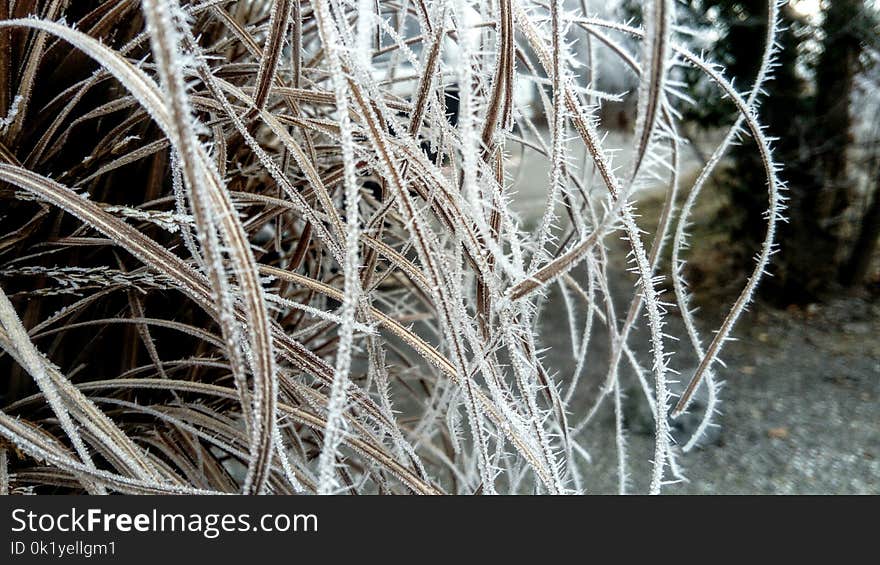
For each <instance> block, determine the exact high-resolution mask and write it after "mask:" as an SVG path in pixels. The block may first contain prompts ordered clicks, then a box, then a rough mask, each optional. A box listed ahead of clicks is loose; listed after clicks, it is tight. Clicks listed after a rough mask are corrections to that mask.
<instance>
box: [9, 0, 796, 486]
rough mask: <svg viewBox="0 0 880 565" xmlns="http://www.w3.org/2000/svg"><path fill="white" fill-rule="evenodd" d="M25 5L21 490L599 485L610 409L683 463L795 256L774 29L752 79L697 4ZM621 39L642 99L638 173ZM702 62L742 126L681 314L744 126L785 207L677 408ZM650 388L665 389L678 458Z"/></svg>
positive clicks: (12, 229)
mask: <svg viewBox="0 0 880 565" xmlns="http://www.w3.org/2000/svg"><path fill="white" fill-rule="evenodd" d="M7 4H9V3H5V2H0V209H2V210H3V213H2V214H0V287H2V289H3V290H2V291H0V346H2V349H3V352H2V353H0V371H3V372H4V374H8V375H9V377H8V379H6V381H5V382H4V383H2V385H0V405H2V412H0V436H2V439H0V492H3V493H7V492H9V493H18V492H30V491H34V492H39V493H43V492H65V493H67V492H71V493H73V492H75V493H80V492H87V493H105V492H107V493H112V492H120V493H133V494H147V493H180V494H186V493H208V492H211V493H213V492H243V493H249V494H257V493H274V494H289V493H301V492H314V493H319V494H328V493H337V492H364V493H418V494H441V493H456V494H473V493H483V494H494V493H525V492H535V493H548V494H562V493H582V492H588V491H589V490H590V489H591V488H592V486H591V483H590V478H591V474H590V472H588V471H586V470H585V468H584V465H585V463H584V461H585V460H587V459H589V457H590V456H588V455H587V449H586V446H587V445H591V444H595V441H593V440H594V439H595V438H594V437H592V436H589V434H600V433H606V432H607V433H608V434H609V435H613V436H614V441H613V445H614V448H615V451H616V459H617V461H616V465H614V467H615V469H616V471H617V473H618V475H619V476H618V477H617V480H616V481H614V482H615V484H616V486H617V488H618V489H619V491H620V492H625V491H627V490H628V489H630V488H638V489H639V490H642V487H644V488H643V490H645V491H648V492H652V493H657V492H660V490H661V488H662V487H664V486H665V485H667V484H668V483H670V482H674V481H676V480H679V479H681V472H680V469H679V467H678V464H677V459H676V457H677V456H678V455H679V451H680V450H679V449H678V448H677V446H675V445H674V443H673V442H672V441H671V439H670V422H669V418H670V417H674V416H675V415H676V414H677V413H679V412H680V411H681V410H682V409H684V408H685V407H686V406H687V404H688V401H689V399H690V398H691V396H692V395H693V393H694V391H695V390H696V388H697V387H698V386H700V383H701V382H702V381H703V379H705V378H706V377H707V376H708V377H709V379H708V382H709V383H710V387H711V386H713V385H714V383H715V381H714V380H713V378H714V371H715V368H714V365H715V363H716V361H717V359H718V354H719V351H720V350H721V346H722V345H723V343H724V341H725V340H726V339H727V338H728V337H729V336H730V334H731V332H732V329H733V326H734V323H735V321H736V319H737V318H738V316H739V315H740V313H741V312H742V311H743V309H744V308H745V306H746V305H747V304H748V303H749V301H750V300H751V296H752V294H753V291H754V289H755V285H756V284H757V281H758V278H759V275H760V273H761V272H762V270H763V269H764V267H765V266H766V264H767V261H768V260H769V256H770V253H771V251H772V246H773V241H774V234H775V231H774V230H775V221H776V220H777V218H778V216H779V210H780V206H781V204H780V202H781V200H780V197H779V194H778V189H779V183H778V180H777V179H776V175H775V171H776V165H775V164H774V162H773V160H772V155H771V152H770V148H769V145H768V142H767V139H766V137H765V136H764V134H763V132H762V130H761V127H760V124H759V123H758V122H757V120H756V118H755V108H756V106H757V103H756V96H757V93H758V92H759V90H760V84H761V83H762V82H763V81H764V80H765V78H766V72H767V70H768V69H769V67H770V63H771V59H772V51H773V49H772V44H773V42H774V35H773V33H768V36H767V37H768V46H767V48H766V49H765V58H764V62H763V70H762V74H761V75H760V76H759V80H758V83H757V84H756V85H755V87H754V89H753V90H752V92H751V93H750V95H749V96H748V97H747V98H746V97H744V96H742V95H740V94H739V93H737V92H736V91H735V90H734V89H733V87H732V85H731V81H730V80H729V79H728V78H726V77H725V76H724V75H723V73H722V72H721V71H720V70H719V69H718V68H717V67H716V66H714V65H712V64H711V63H709V62H708V61H707V60H705V59H703V58H701V57H697V56H696V55H694V54H693V53H691V52H690V51H689V50H688V49H687V48H685V47H684V46H683V45H682V44H681V41H682V34H680V33H679V31H678V30H679V28H678V27H677V26H676V22H675V19H674V15H673V9H674V7H673V2H671V0H650V1H648V2H645V4H644V8H643V16H644V17H643V20H644V23H645V25H644V28H643V29H635V28H633V27H631V26H628V25H624V24H621V23H618V22H616V21H614V20H613V19H601V18H594V17H590V16H589V15H588V13H587V10H588V6H586V5H581V6H580V8H574V7H573V6H572V5H570V3H567V2H563V1H562V0H550V1H549V2H544V1H543V0H537V1H532V0H528V1H519V0H500V1H499V2H495V3H492V2H471V1H467V0H453V1H452V2H446V1H440V0H419V1H418V2H404V3H397V2H376V1H375V0H352V1H349V2H337V1H335V0H313V1H311V2H301V1H299V0H293V1H290V0H261V1H259V2H249V3H244V2H235V1H234V0H223V1H213V0H209V1H200V2H195V1H189V0H139V1H134V0H126V1H121V2H105V3H100V5H96V6H87V5H86V4H83V3H76V2H62V1H59V0H31V1H29V2H27V3H25V4H15V3H13V4H9V5H7ZM584 4H585V3H584ZM26 7H30V8H32V9H27V10H25V8H26ZM23 10H24V11H26V12H28V13H31V12H33V13H37V14H41V15H40V16H39V17H24V15H23ZM768 14H769V16H770V17H771V19H772V20H773V21H775V18H776V6H775V5H774V6H773V7H771V8H770V9H769V11H768ZM771 27H775V26H771ZM771 31H772V30H771ZM583 38H586V39H587V41H586V42H583V41H580V40H581V39H583ZM582 61H587V62H588V67H587V68H584V67H582V66H580V65H579V62H582ZM600 63H601V64H602V65H604V66H609V68H610V67H620V68H621V69H625V72H626V73H630V75H631V77H632V78H633V82H632V85H633V86H634V87H636V88H635V90H636V91H637V92H636V94H637V96H638V103H637V108H636V113H635V128H634V131H631V132H628V134H626V135H624V137H623V139H624V141H625V142H626V143H628V144H629V145H630V148H629V149H630V151H629V152H628V153H627V154H629V155H631V159H630V160H629V162H628V163H627V164H626V167H625V168H624V170H625V174H623V175H622V174H621V167H620V163H615V162H613V161H612V157H613V156H614V154H615V151H614V149H615V148H614V147H612V144H611V142H609V139H606V136H605V134H606V133H607V130H608V129H609V125H608V124H607V123H604V122H603V121H602V119H600V116H602V115H603V111H604V104H606V103H608V102H609V101H620V100H621V98H622V96H621V94H620V93H617V92H602V91H601V90H600V88H602V85H603V84H604V83H603V82H602V81H601V79H600V77H599V75H598V69H599V66H600ZM681 64H687V65H691V66H693V67H694V68H695V69H696V70H697V72H699V73H702V75H703V76H705V77H706V78H707V79H708V81H707V82H708V83H709V84H711V85H713V87H714V88H717V89H718V90H719V92H721V94H722V95H724V96H726V97H727V98H728V99H730V100H732V101H733V105H734V106H735V107H736V112H738V121H737V122H736V126H735V127H734V128H733V129H732V130H731V135H730V136H728V138H727V139H725V140H724V141H723V142H722V144H721V146H719V147H718V149H717V151H716V155H717V157H713V161H712V162H711V163H710V165H709V166H708V167H707V168H706V170H704V171H703V173H701V175H700V177H699V178H698V179H697V183H696V186H695V187H694V189H693V190H692V191H691V193H690V194H689V195H688V198H687V200H686V201H685V205H684V210H683V212H682V215H683V216H684V218H683V219H680V220H679V226H678V229H677V230H675V233H676V236H675V240H674V242H673V243H672V246H673V256H674V257H675V262H676V263H677V264H676V265H674V269H672V271H673V272H672V273H671V275H672V279H673V286H674V287H675V291H676V297H677V299H678V301H679V304H678V306H679V307H680V308H682V309H685V308H686V307H687V301H688V295H687V292H686V287H685V283H684V279H683V277H682V272H681V270H680V269H681V265H679V264H678V263H679V259H682V258H683V257H682V253H681V251H682V249H683V247H684V244H685V237H684V231H683V230H684V223H685V222H686V221H687V217H688V215H689V214H690V213H691V211H692V210H693V209H694V207H693V200H694V199H695V198H696V197H697V196H696V195H697V194H698V193H699V192H700V186H701V185H702V184H704V183H705V182H706V180H707V178H708V176H709V175H710V174H711V172H712V170H713V168H714V165H715V164H716V163H717V162H718V159H720V156H721V155H722V154H723V153H724V151H725V149H726V148H727V146H728V145H729V144H730V142H731V139H732V136H733V135H734V134H735V133H736V132H737V131H738V130H739V129H740V126H742V127H744V128H747V129H748V131H749V132H751V134H752V135H753V137H754V138H755V139H756V140H757V151H758V153H759V154H760V156H761V159H762V162H763V165H764V168H765V170H766V171H765V172H766V173H767V178H768V181H769V191H768V195H769V207H770V210H771V215H770V222H769V224H768V233H767V239H766V241H765V243H764V245H763V247H762V248H761V250H760V253H759V257H758V265H757V267H756V271H755V272H754V274H753V277H752V278H751V279H750V280H749V281H748V283H747V285H746V287H745V289H744V290H743V293H742V295H741V296H740V298H739V299H738V300H737V301H736V302H735V303H734V304H733V305H732V309H731V312H730V313H729V315H728V316H727V318H726V319H725V320H724V322H723V324H722V326H721V328H720V331H719V332H718V333H717V335H716V337H715V339H714V340H713V341H712V342H711V343H709V344H708V345H707V346H706V347H705V349H703V347H702V343H701V341H700V338H699V335H698V334H697V328H698V325H697V324H698V322H697V321H696V320H695V319H694V317H693V316H692V314H691V313H690V312H689V311H687V312H685V313H684V317H685V322H686V329H687V331H688V333H689V336H690V337H691V342H692V345H693V347H694V348H695V350H696V351H697V352H698V353H699V354H700V355H701V364H700V367H699V368H698V369H697V371H696V373H695V374H694V375H693V378H692V381H691V383H690V385H689V386H688V388H687V389H686V391H685V394H684V396H683V397H682V398H681V399H680V401H679V404H678V406H677V407H676V409H675V410H674V411H673V412H672V414H670V410H669V404H670V398H671V393H670V391H669V387H668V384H667V377H668V375H669V374H670V373H671V372H672V371H674V370H675V364H676V362H677V359H676V358H675V357H671V356H670V354H671V353H674V352H675V349H674V348H675V342H674V340H672V339H667V338H668V337H669V336H667V335H666V332H668V331H669V330H668V329H667V328H666V327H665V326H664V324H665V315H666V309H667V308H668V305H666V304H663V303H661V289H660V287H659V277H661V276H662V275H664V269H665V265H664V262H663V257H664V255H663V253H662V250H663V245H664V242H665V238H666V235H667V233H668V232H671V231H673V226H672V224H673V220H674V208H675V204H676V194H677V191H678V189H679V184H681V183H683V182H684V180H685V179H687V178H688V177H687V172H686V171H685V170H684V167H683V164H682V162H683V159H682V157H681V155H680V153H681V145H682V142H681V140H680V139H679V138H678V134H677V133H676V132H677V131H679V127H680V125H681V124H680V119H681V113H680V110H681V107H680V104H683V103H684V102H682V101H681V99H680V97H678V96H676V94H677V93H676V91H675V90H674V89H675V87H676V85H677V84H678V83H677V78H678V77H679V75H678V73H679V70H680V68H679V67H680V65H681ZM17 67H20V68H21V71H20V72H19V71H16V70H15V69H16V68H17ZM524 85H525V87H524ZM530 89H531V92H532V93H531V94H530V95H525V94H524V93H525V92H526V91H528V90H530ZM571 134H574V135H571ZM612 139H613V138H612ZM531 168H539V170H546V171H547V174H546V175H545V176H544V177H541V178H539V179H538V180H535V177H534V176H532V175H530V170H529V169H531ZM655 177H656V178H661V179H662V182H663V183H667V184H668V186H667V201H666V205H665V206H664V208H663V211H662V212H661V214H660V217H659V218H657V222H656V224H653V225H656V231H655V232H654V233H652V234H646V233H645V229H646V226H648V225H652V224H650V223H649V222H648V221H647V220H643V219H640V216H639V211H638V210H637V206H640V204H641V203H640V201H639V198H640V194H641V193H640V189H641V188H642V187H644V186H647V183H648V182H649V180H650V179H652V178H655ZM682 188H684V187H682ZM530 198H532V199H533V200H530ZM534 201H540V202H541V203H542V207H541V208H540V210H538V212H537V213H534V212H533V211H532V210H531V209H530V206H531V204H530V203H531V202H534ZM619 237H622V238H623V239H625V240H626V241H627V247H628V251H629V257H628V259H629V265H628V267H629V269H625V268H622V267H620V263H621V262H622V260H621V257H620V255H621V253H620V250H619V248H618V246H616V245H615V244H614V240H615V239H616V238H619ZM652 237H653V240H652V242H651V245H648V244H647V243H645V242H647V241H649V240H651V238H652ZM623 281H630V282H634V283H635V287H634V288H628V287H627V286H626V285H623V284H620V283H621V282H623ZM557 283H558V284H557ZM557 287H558V288H557ZM621 305H622V307H623V308H624V309H623V310H620V311H618V308H619V307H620V306H621ZM562 317H565V318H566V322H562ZM640 319H646V320H647V324H646V328H647V330H646V331H645V332H644V334H639V335H640V336H645V337H646V338H647V343H646V344H645V343H642V341H640V340H636V339H631V338H630V336H631V334H634V333H635V329H634V328H635V327H636V326H637V324H638V322H639V321H640ZM618 321H620V323H619V322H618ZM554 332H556V333H559V332H561V333H563V334H570V335H567V336H563V337H567V338H568V340H569V341H570V345H571V347H570V351H569V354H570V355H572V358H573V360H574V367H575V368H574V372H573V374H572V373H567V372H564V371H560V368H562V367H564V366H565V364H567V363H568V360H563V359H562V357H563V356H564V355H565V351H563V350H562V349H560V348H557V349H554V350H548V347H549V345H550V344H552V343H555V341H556V339H557V338H558V337H559V336H554V335H553V333H554ZM603 332H604V333H605V334H606V336H605V337H604V339H603V338H602V337H601V336H600V335H599V334H601V333H603ZM597 336H599V337H597ZM606 344H607V345H606ZM603 348H605V349H607V353H608V355H605V353H604V352H603ZM566 351H568V348H566ZM606 357H607V358H608V359H607V363H606V364H605V365H604V366H600V365H601V363H598V362H597V361H596V360H601V359H605V358H606ZM594 374H595V375H598V376H597V377H596V378H592V376H593V375H594ZM587 375H589V376H590V378H588V377H587ZM652 375H653V380H652V379H651V376H652ZM629 387H635V388H636V389H637V390H638V391H640V392H639V398H627V396H628V395H627V394H626V392H627V390H628V388H629ZM591 388H594V389H595V390H589V389H591ZM713 391H715V389H713ZM715 392H717V391H715ZM715 392H713V394H715ZM584 398H591V399H593V401H592V402H591V403H586V404H585V403H584V402H583V399H584ZM605 398H608V399H609V400H608V402H604V399H605ZM713 398H714V397H713ZM627 402H646V403H647V405H648V406H650V409H651V411H652V413H653V416H654V435H655V438H654V445H653V447H652V448H648V449H646V450H645V451H646V452H648V451H650V453H638V451H637V450H636V449H634V444H629V443H627V441H626V425H627V421H626V418H625V414H626V413H627V410H628V409H627V405H626V403H627ZM610 404H613V407H611V406H607V405H610ZM713 406H714V405H713ZM603 407H607V408H609V409H613V411H614V418H613V420H614V424H613V426H610V425H609V426H607V427H603V425H602V424H600V423H599V422H600V420H601V418H599V417H597V415H598V414H600V413H601V410H602V408H603ZM713 410H714V408H711V409H710V410H709V413H708V414H707V415H706V417H705V419H704V422H708V419H709V418H710V417H711V412H712V411H713ZM705 425H708V424H706V423H704V427H705ZM588 436H589V437H588ZM695 438H696V436H695ZM695 441H696V439H693V440H691V442H689V443H688V446H692V444H693V443H694V442H695ZM611 444H612V443H609V445H611ZM688 446H686V448H685V451H687V450H688ZM602 455H604V454H593V456H595V457H599V456H602ZM636 457H639V458H644V459H645V460H650V461H651V465H652V471H651V472H650V473H648V474H647V476H646V477H645V478H644V485H642V484H638V485H637V484H635V483H630V482H629V481H628V477H627V474H628V472H629V469H630V464H629V462H630V461H632V460H633V458H636Z"/></svg>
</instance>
